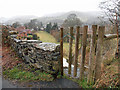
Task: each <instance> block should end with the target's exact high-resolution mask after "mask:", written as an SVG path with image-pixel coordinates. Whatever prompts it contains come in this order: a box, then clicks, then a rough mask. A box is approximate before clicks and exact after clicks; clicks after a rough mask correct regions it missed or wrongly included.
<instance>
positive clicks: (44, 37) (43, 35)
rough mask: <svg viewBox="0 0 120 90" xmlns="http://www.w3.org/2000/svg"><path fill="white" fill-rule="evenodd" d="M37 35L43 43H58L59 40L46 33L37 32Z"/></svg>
mask: <svg viewBox="0 0 120 90" xmlns="http://www.w3.org/2000/svg"><path fill="white" fill-rule="evenodd" d="M36 34H37V36H38V37H39V38H40V41H42V42H51V43H57V40H56V39H55V38H54V37H53V36H52V35H50V34H49V33H47V32H45V31H38V32H36Z"/></svg>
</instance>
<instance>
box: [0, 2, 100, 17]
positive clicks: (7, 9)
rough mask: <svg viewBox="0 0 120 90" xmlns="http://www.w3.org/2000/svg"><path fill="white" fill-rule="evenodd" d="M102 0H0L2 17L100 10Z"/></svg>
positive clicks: (0, 15)
mask: <svg viewBox="0 0 120 90" xmlns="http://www.w3.org/2000/svg"><path fill="white" fill-rule="evenodd" d="M100 1H102V0H0V12H1V13H0V17H8V18H9V17H12V16H20V15H35V16H39V17H40V16H44V15H46V14H51V13H57V12H68V11H83V12H86V11H98V10H100V9H99V8H98V4H99V2H100Z"/></svg>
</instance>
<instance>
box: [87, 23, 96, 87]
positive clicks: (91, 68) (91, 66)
mask: <svg viewBox="0 0 120 90" xmlns="http://www.w3.org/2000/svg"><path fill="white" fill-rule="evenodd" d="M96 32H97V25H92V35H91V45H90V55H89V70H88V78H87V83H88V84H90V85H91V84H92V82H93V71H94V61H95V58H94V57H95V45H96Z"/></svg>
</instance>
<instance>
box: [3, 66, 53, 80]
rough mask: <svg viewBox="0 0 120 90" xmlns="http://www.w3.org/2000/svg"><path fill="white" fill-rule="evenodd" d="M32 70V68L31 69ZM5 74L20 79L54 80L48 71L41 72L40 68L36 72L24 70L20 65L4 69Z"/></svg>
mask: <svg viewBox="0 0 120 90" xmlns="http://www.w3.org/2000/svg"><path fill="white" fill-rule="evenodd" d="M31 70H32V69H31ZM3 75H4V76H5V77H7V78H10V79H16V80H18V81H35V80H40V81H53V79H54V78H53V76H52V75H51V74H48V73H46V72H40V70H36V71H35V70H34V72H31V71H27V69H25V70H22V69H21V68H19V67H18V66H16V67H14V68H12V69H7V70H4V71H3Z"/></svg>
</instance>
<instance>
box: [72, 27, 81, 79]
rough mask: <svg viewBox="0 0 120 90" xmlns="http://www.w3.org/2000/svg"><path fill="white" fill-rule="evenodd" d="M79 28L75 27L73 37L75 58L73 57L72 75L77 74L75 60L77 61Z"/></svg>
mask: <svg viewBox="0 0 120 90" xmlns="http://www.w3.org/2000/svg"><path fill="white" fill-rule="evenodd" d="M79 29H80V27H79V26H78V27H77V30H76V37H75V58H74V73H73V74H74V77H76V75H77V62H78V47H79Z"/></svg>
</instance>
